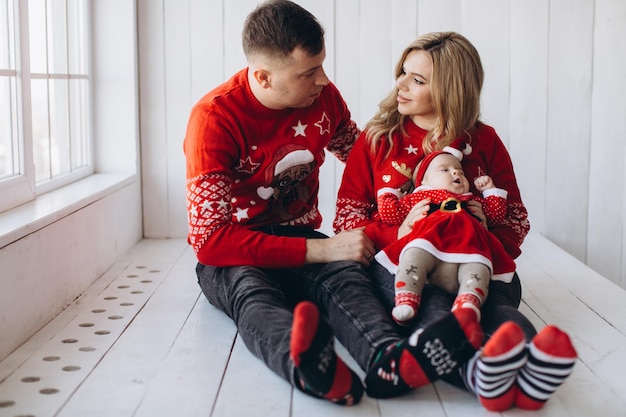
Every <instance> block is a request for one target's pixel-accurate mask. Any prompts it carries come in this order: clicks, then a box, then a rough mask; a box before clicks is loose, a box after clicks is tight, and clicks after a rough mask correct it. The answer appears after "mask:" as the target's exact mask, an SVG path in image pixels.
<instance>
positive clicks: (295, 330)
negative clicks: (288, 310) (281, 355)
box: [289, 301, 363, 405]
mask: <svg viewBox="0 0 626 417" xmlns="http://www.w3.org/2000/svg"><path fill="white" fill-rule="evenodd" d="M289 356H290V358H291V361H292V362H293V364H294V365H295V367H296V374H297V379H298V380H299V383H300V388H301V389H302V390H303V391H304V392H306V393H308V394H311V395H313V396H315V397H320V398H325V399H327V400H329V401H332V402H334V403H337V404H341V405H354V404H357V403H358V402H359V401H360V400H361V397H362V396H363V384H362V383H361V380H360V379H359V377H358V375H357V374H355V373H354V372H353V371H352V370H351V369H350V368H348V366H347V365H346V364H345V362H344V361H342V360H341V358H340V357H338V356H337V354H336V353H335V347H334V338H333V335H332V333H331V330H330V327H329V326H328V324H326V323H325V322H324V321H323V320H321V319H320V317H319V311H318V309H317V306H315V304H313V303H311V302H308V301H304V302H301V303H300V304H298V305H297V306H296V308H295V310H294V313H293V324H292V329H291V341H290V355H289Z"/></svg>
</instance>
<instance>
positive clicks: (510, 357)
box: [468, 321, 527, 411]
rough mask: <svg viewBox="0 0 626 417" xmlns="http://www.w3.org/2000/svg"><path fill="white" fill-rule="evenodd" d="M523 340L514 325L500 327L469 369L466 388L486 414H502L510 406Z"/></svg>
mask: <svg viewBox="0 0 626 417" xmlns="http://www.w3.org/2000/svg"><path fill="white" fill-rule="evenodd" d="M525 347H526V337H525V335H524V332H523V331H522V329H521V328H520V327H519V326H518V325H517V324H516V323H514V322H512V321H508V322H506V323H504V324H502V325H501V326H500V327H499V328H498V329H497V330H496V331H495V333H494V334H493V335H492V336H491V338H489V340H488V341H487V343H485V346H484V347H483V350H482V352H481V354H480V355H479V356H478V357H477V359H476V361H475V363H474V365H473V367H471V368H469V369H468V371H469V372H468V373H469V374H470V375H468V377H469V378H468V379H469V380H470V381H471V382H470V384H468V385H470V388H471V389H473V391H474V392H476V395H477V396H478V399H479V401H480V403H481V404H482V405H483V407H485V408H486V409H487V410H489V411H504V410H508V409H509V408H511V407H512V406H513V403H514V401H515V394H516V392H517V386H516V385H515V378H516V377H517V374H518V372H519V370H520V369H521V368H522V367H523V366H524V365H525V364H526V360H527V353H526V349H525Z"/></svg>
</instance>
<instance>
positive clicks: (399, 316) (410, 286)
mask: <svg viewBox="0 0 626 417" xmlns="http://www.w3.org/2000/svg"><path fill="white" fill-rule="evenodd" d="M435 262H436V259H435V257H434V256H432V255H431V254H430V253H428V252H426V251H425V250H423V249H420V248H408V249H406V250H405V251H404V252H403V253H402V256H400V260H399V262H398V273H397V274H396V278H395V285H394V289H395V294H396V295H395V305H396V306H395V307H394V308H393V310H392V312H391V315H392V316H393V319H394V320H395V321H396V322H398V323H399V324H406V323H407V322H409V321H410V320H412V319H413V318H415V315H416V314H417V309H418V308H419V305H420V301H421V296H422V290H423V289H424V284H426V278H427V276H428V272H429V271H431V270H432V269H433V268H434V266H435Z"/></svg>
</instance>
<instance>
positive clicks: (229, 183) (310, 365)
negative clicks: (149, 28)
mask: <svg viewBox="0 0 626 417" xmlns="http://www.w3.org/2000/svg"><path fill="white" fill-rule="evenodd" d="M243 49H244V53H245V55H246V59H247V62H248V67H247V68H244V69H242V70H241V71H239V72H237V73H236V74H234V75H233V76H232V78H230V79H229V80H228V81H226V82H225V83H224V84H222V85H220V86H218V87H217V88H215V89H214V90H213V91H211V92H209V93H208V94H207V95H205V96H204V97H203V98H202V99H200V101H199V102H198V103H197V104H196V105H195V106H194V108H193V109H192V112H191V116H190V120H189V125H188V128H187V134H186V137H185V142H184V151H185V155H186V158H187V209H188V216H189V238H188V240H189V243H190V244H191V245H192V247H193V248H194V251H195V253H196V255H197V258H198V266H197V269H196V271H197V275H198V282H199V284H200V287H201V288H202V291H203V293H204V294H205V296H206V297H207V299H208V300H209V301H210V302H211V304H213V305H214V306H216V307H217V308H219V309H221V310H222V311H224V313H226V314H227V315H228V316H229V317H231V318H232V319H233V321H234V322H235V324H236V325H237V329H238V331H239V333H240V336H241V337H242V340H243V341H244V343H245V344H246V346H247V347H248V349H250V351H251V352H252V353H253V354H254V355H256V356H257V357H259V358H260V359H261V360H263V361H264V362H265V364H266V365H267V366H268V367H269V368H270V369H272V370H273V371H274V372H276V373H277V374H278V375H280V376H281V377H283V378H284V379H286V380H288V381H289V382H290V383H291V384H293V385H294V386H296V387H297V388H298V389H300V390H302V391H303V392H305V393H308V394H310V395H313V396H316V397H320V398H325V399H327V400H330V401H333V402H336V403H339V404H346V405H351V404H356V403H357V402H358V401H359V400H360V398H361V397H362V395H363V385H362V383H361V381H360V380H359V378H358V377H357V375H356V374H355V373H354V372H353V371H351V370H350V369H349V368H348V367H347V366H346V365H345V363H344V362H343V361H342V360H341V359H340V358H339V357H338V356H337V355H336V354H335V351H334V348H333V337H337V339H338V340H339V341H340V342H341V343H342V344H343V345H344V346H345V347H346V348H347V350H348V351H349V352H350V354H351V355H352V356H353V357H354V359H355V360H356V361H357V363H358V364H359V365H360V366H361V367H362V368H363V369H364V370H366V371H367V370H370V369H374V368H372V364H373V363H374V361H375V360H376V358H378V357H379V356H384V358H386V359H385V360H386V361H388V362H389V361H390V360H395V359H394V358H395V357H396V356H398V357H399V355H401V354H402V353H403V352H409V353H410V355H409V356H411V357H413V354H414V353H415V352H416V349H420V346H421V345H420V346H417V347H416V346H414V344H412V345H411V346H410V347H409V346H408V342H407V341H399V339H400V337H399V336H398V333H397V330H396V328H395V327H394V324H393V323H392V322H391V321H390V319H389V316H388V313H387V311H386V309H385V308H384V307H383V305H382V304H381V303H380V302H379V300H378V298H377V296H376V294H375V292H374V290H373V287H372V284H371V283H370V280H369V278H368V276H367V274H366V269H365V268H366V267H367V266H368V265H369V263H370V262H371V260H372V257H373V254H374V253H375V251H376V249H375V247H374V245H373V244H372V242H371V240H370V239H368V238H367V237H366V235H365V234H364V233H363V231H362V230H353V231H348V232H344V233H340V234H338V235H335V236H332V237H326V236H324V235H322V234H321V233H319V232H317V231H315V229H316V228H318V227H319V226H320V224H321V216H320V213H319V211H318V209H317V192H318V189H319V178H318V176H319V168H320V166H321V164H322V163H323V161H324V149H327V150H328V151H330V152H332V153H333V154H334V155H335V156H337V157H338V158H339V159H340V160H342V161H345V159H346V158H347V155H348V153H349V151H350V149H351V148H352V145H353V143H354V140H355V139H356V136H357V135H358V134H359V130H358V128H357V126H356V123H355V122H354V121H352V120H351V117H350V112H349V111H348V108H347V106H346V104H345V102H344V100H343V99H342V97H341V95H340V94H339V92H338V90H337V88H336V87H335V86H334V85H333V84H332V83H331V82H330V81H329V80H328V77H327V76H326V74H325V72H324V69H323V67H322V64H323V62H324V58H325V56H326V52H325V47H324V31H323V28H322V27H321V25H320V24H319V22H318V21H317V20H316V19H315V17H314V16H312V15H311V14H310V13H309V12H308V11H306V10H304V9H303V8H302V7H300V6H298V5H296V4H294V3H292V2H290V1H287V0H271V1H268V2H265V3H263V4H261V5H259V6H258V7H257V8H256V9H255V10H254V11H253V12H252V13H251V14H250V15H249V16H248V18H247V19H246V22H245V25H244V30H243ZM446 319H447V320H450V321H452V322H453V323H455V326H452V327H451V328H449V326H447V327H446V328H447V329H448V330H446V332H447V333H448V336H446V337H447V338H448V339H447V340H448V342H449V343H450V344H451V345H452V344H454V345H455V346H457V345H463V346H465V347H464V348H462V349H459V351H458V352H456V353H455V355H456V356H455V357H453V359H467V358H469V356H471V354H472V353H473V352H474V351H475V347H473V344H475V343H466V342H467V337H468V336H467V335H468V334H469V335H471V334H474V333H472V332H473V330H471V331H470V330H468V329H467V328H466V329H463V328H462V324H459V322H461V323H462V322H463V321H462V320H459V321H457V319H456V317H454V316H450V317H448V318H446ZM436 325H437V326H440V325H441V324H440V323H437V324H436ZM434 328H435V327H433V329H434ZM421 331H425V332H426V334H428V333H429V331H431V332H432V331H433V330H432V329H425V330H424V329H422V330H421ZM440 333H441V332H440ZM475 333H476V334H477V333H479V332H475ZM423 339H424V340H427V338H423ZM420 343H421V342H420ZM390 352H391V353H390ZM418 356H423V355H421V354H419V355H418ZM389 358H391V359H389ZM422 360H423V358H417V359H415V360H413V362H415V363H416V364H417V363H418V362H419V365H416V366H418V367H420V366H421V367H424V368H425V370H426V373H428V370H429V369H430V368H433V369H434V366H433V365H431V364H430V362H429V363H423V364H422ZM429 360H430V359H429ZM416 361H417V362H416ZM414 368H415V366H414V367H412V368H411V369H414ZM420 369H421V368H420ZM407 372H408V371H407ZM420 372H422V371H420ZM370 374H371V375H370V376H369V378H368V381H369V385H370V386H369V387H368V389H372V388H371V387H377V386H379V384H380V387H381V388H382V390H383V391H384V392H385V393H388V395H389V396H390V395H396V394H399V393H401V392H405V391H406V390H407V389H408V388H410V387H415V386H418V385H420V384H422V382H424V383H426V382H427V381H426V380H425V377H422V375H424V374H423V372H422V373H418V374H416V376H415V378H413V379H414V380H419V381H418V383H413V384H410V386H409V387H407V386H406V385H402V386H397V385H396V384H395V382H394V378H389V376H388V375H384V376H383V377H379V376H378V375H377V374H376V372H370ZM429 375H430V374H429ZM431 376H432V375H431Z"/></svg>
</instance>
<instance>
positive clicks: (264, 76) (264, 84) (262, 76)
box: [252, 68, 270, 88]
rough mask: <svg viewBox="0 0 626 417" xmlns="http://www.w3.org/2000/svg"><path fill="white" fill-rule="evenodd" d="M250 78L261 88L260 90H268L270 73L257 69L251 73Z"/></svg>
mask: <svg viewBox="0 0 626 417" xmlns="http://www.w3.org/2000/svg"><path fill="white" fill-rule="evenodd" d="M252 76H253V77H254V79H255V80H256V82H257V83H258V84H259V85H260V86H261V88H270V73H269V72H268V71H267V70H265V69H263V68H257V69H255V70H254V72H253V73H252Z"/></svg>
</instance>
